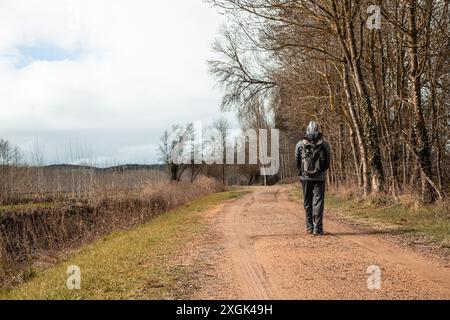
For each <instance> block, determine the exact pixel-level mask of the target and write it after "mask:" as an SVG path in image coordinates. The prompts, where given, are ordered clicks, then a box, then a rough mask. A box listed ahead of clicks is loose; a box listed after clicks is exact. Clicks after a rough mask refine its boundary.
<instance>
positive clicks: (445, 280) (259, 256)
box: [193, 186, 450, 299]
mask: <svg viewBox="0 0 450 320" xmlns="http://www.w3.org/2000/svg"><path fill="white" fill-rule="evenodd" d="M254 190H255V191H254V192H253V193H250V194H248V195H246V196H244V197H242V198H240V199H238V200H235V201H233V202H228V203H226V204H224V205H223V206H222V207H220V208H219V209H218V210H214V211H213V212H209V213H207V216H206V218H207V219H206V221H207V226H206V229H207V230H208V231H207V232H206V234H205V235H204V237H203V239H202V240H201V244H200V250H198V251H197V253H196V254H197V255H198V258H199V260H200V261H201V265H202V267H201V270H200V271H199V273H198V276H197V277H198V286H199V290H197V291H196V293H195V295H194V296H193V298H194V299H450V266H449V265H445V264H443V263H442V262H440V261H434V260H433V261H432V260H430V259H431V258H426V257H423V256H421V255H419V254H417V253H414V252H411V251H409V250H406V249H404V248H401V247H399V246H397V245H396V244H394V243H391V242H390V241H388V240H385V239H381V237H379V236H377V235H374V234H367V233H363V232H361V231H358V230H355V229H353V228H351V227H348V226H344V225H342V224H340V223H338V222H335V221H330V220H326V222H325V223H326V224H325V228H326V231H327V232H328V234H327V235H326V236H323V237H313V236H310V235H306V233H305V232H304V231H305V230H304V229H305V227H304V225H305V222H304V215H303V210H302V209H301V207H300V203H299V201H293V199H292V198H291V197H290V189H289V187H283V186H276V187H270V188H255V189H254ZM371 265H376V266H379V267H380V268H381V272H382V273H381V289H380V290H369V289H368V287H367V279H368V277H369V274H368V273H367V269H368V267H369V266H371Z"/></svg>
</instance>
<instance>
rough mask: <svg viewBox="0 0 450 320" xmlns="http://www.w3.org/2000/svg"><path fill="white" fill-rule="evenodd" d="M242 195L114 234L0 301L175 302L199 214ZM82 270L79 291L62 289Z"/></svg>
mask: <svg viewBox="0 0 450 320" xmlns="http://www.w3.org/2000/svg"><path fill="white" fill-rule="evenodd" d="M245 193H246V191H241V190H232V191H228V192H223V193H217V194H213V195H210V196H207V197H204V198H201V199H199V200H197V201H194V202H191V203H190V204H187V205H184V206H182V207H180V208H178V209H175V210H172V211H170V212H167V213H165V214H163V215H161V216H159V217H158V218H156V219H154V220H152V221H151V222H150V223H148V224H145V225H142V226H140V227H137V228H135V229H132V230H128V231H123V232H115V233H113V234H110V235H108V236H106V237H103V238H102V239H100V240H98V241H96V242H94V243H92V244H90V245H87V246H85V247H83V248H81V249H80V250H78V251H77V252H74V253H73V254H71V255H69V257H68V258H67V259H66V260H65V261H61V262H59V263H57V264H56V265H55V266H53V267H51V268H49V269H47V270H44V271H38V272H36V273H35V274H34V276H33V277H32V278H31V279H30V280H29V281H28V282H26V283H24V284H22V285H20V286H19V287H17V288H13V289H8V290H3V291H1V292H0V299H32V300H35V299H38V300H41V299H58V300H59V299H70V300H74V299H100V300H103V299H179V298H183V297H184V296H185V295H186V294H188V290H189V289H188V288H184V284H186V283H188V282H189V281H188V279H189V277H190V269H189V265H188V264H185V263H183V261H182V259H181V260H180V259H179V257H180V255H181V254H182V251H183V250H184V248H185V246H187V245H189V241H190V240H191V239H194V238H195V236H196V235H197V234H198V232H201V231H202V224H201V223H200V220H201V216H200V212H201V211H204V210H207V209H210V208H211V207H213V206H215V205H217V204H218V203H220V202H222V201H225V200H229V199H233V198H237V197H239V196H241V195H243V194H245ZM69 266H78V267H79V268H80V270H81V289H80V290H68V289H67V284H66V282H67V279H68V274H67V269H68V267H69Z"/></svg>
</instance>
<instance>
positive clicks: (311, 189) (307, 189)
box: [302, 181, 325, 232]
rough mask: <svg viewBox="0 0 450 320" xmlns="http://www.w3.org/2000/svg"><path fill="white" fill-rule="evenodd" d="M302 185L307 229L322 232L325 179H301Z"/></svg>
mask: <svg viewBox="0 0 450 320" xmlns="http://www.w3.org/2000/svg"><path fill="white" fill-rule="evenodd" d="M302 186H303V195H304V196H305V213H306V227H307V228H308V230H316V231H319V232H322V231H323V210H324V208H325V181H302Z"/></svg>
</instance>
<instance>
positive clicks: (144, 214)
mask: <svg viewBox="0 0 450 320" xmlns="http://www.w3.org/2000/svg"><path fill="white" fill-rule="evenodd" d="M220 191H223V186H222V185H221V184H220V183H219V182H217V181H215V180H212V179H207V178H200V179H199V180H197V181H196V182H194V183H187V182H181V183H169V182H167V183H149V184H146V185H145V186H144V187H142V188H140V189H137V190H130V191H127V192H117V191H115V192H110V193H104V192H102V193H99V194H95V193H92V194H89V195H86V194H82V195H80V197H79V198H76V197H73V196H71V197H69V198H64V197H59V198H55V201H54V202H52V203H50V204H51V205H42V204H39V205H34V204H33V203H28V204H27V205H16V206H4V207H2V210H0V231H1V233H0V286H1V285H3V286H4V285H5V284H10V279H12V277H14V279H15V281H14V282H20V281H23V280H26V278H27V277H28V276H27V274H28V272H27V271H26V270H28V269H29V268H30V265H32V264H33V263H34V262H35V261H36V260H38V259H39V257H41V256H46V253H47V252H60V251H62V250H71V249H73V248H76V247H79V246H81V245H83V244H86V243H89V242H92V241H93V240H95V239H98V238H99V237H100V236H102V235H105V234H109V233H111V232H113V231H115V230H124V229H128V228H131V227H133V226H136V225H139V224H143V223H145V222H147V221H149V220H151V219H152V218H154V217H156V216H158V215H160V214H161V213H163V212H166V211H168V210H171V209H174V208H176V207H179V206H181V205H183V204H186V203H188V202H190V201H193V200H195V199H197V198H199V197H202V196H205V195H209V194H212V193H216V192H220ZM24 270H25V272H24ZM18 275H19V276H18ZM14 282H13V283H14Z"/></svg>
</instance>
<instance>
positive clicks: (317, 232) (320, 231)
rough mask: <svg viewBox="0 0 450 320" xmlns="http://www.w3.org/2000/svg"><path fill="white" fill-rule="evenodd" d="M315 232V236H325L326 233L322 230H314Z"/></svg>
mask: <svg viewBox="0 0 450 320" xmlns="http://www.w3.org/2000/svg"><path fill="white" fill-rule="evenodd" d="M313 234H314V235H315V236H323V235H324V234H325V233H324V232H323V231H322V230H314V233H313Z"/></svg>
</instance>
